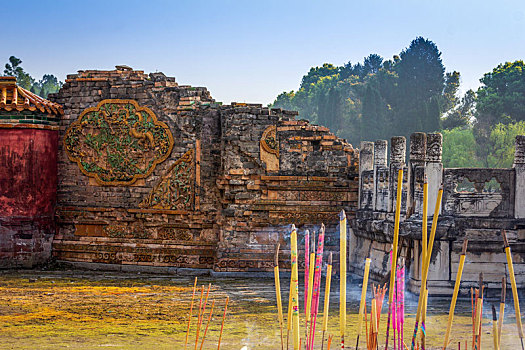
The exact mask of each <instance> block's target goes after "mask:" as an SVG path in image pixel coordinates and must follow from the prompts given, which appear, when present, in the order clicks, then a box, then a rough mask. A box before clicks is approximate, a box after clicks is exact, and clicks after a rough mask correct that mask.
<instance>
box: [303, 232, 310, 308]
mask: <svg viewBox="0 0 525 350" xmlns="http://www.w3.org/2000/svg"><path fill="white" fill-rule="evenodd" d="M304 234H305V236H304V315H305V316H306V304H307V303H308V271H310V231H308V230H306V232H305V233H304Z"/></svg>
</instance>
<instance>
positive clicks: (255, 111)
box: [51, 66, 358, 271]
mask: <svg viewBox="0 0 525 350" xmlns="http://www.w3.org/2000/svg"><path fill="white" fill-rule="evenodd" d="M51 98H52V99H53V100H54V101H55V102H57V103H60V104H61V105H62V106H63V107H64V116H63V118H62V120H61V122H60V136H59V137H60V140H61V142H60V144H59V150H58V169H59V176H58V191H57V210H56V214H57V234H56V236H55V239H54V243H53V255H54V257H55V258H56V259H58V260H62V261H68V262H77V263H99V264H109V265H111V266H113V268H116V269H121V270H125V269H130V268H132V267H133V266H137V265H141V266H155V267H162V268H166V269H169V270H170V271H176V270H177V269H184V268H201V269H212V270H214V271H271V270H272V268H273V264H272V261H273V251H274V246H275V244H276V243H278V242H279V243H281V247H283V250H282V253H281V254H282V255H283V258H282V259H281V261H282V264H283V267H287V266H288V264H289V263H288V261H289V259H288V257H289V256H288V255H289V252H288V251H287V250H286V249H287V239H288V236H287V235H288V234H289V232H288V231H289V225H290V224H292V223H295V224H296V225H297V226H298V227H299V230H300V232H302V230H304V229H305V228H307V227H308V228H310V229H315V228H316V227H317V229H318V227H319V225H320V224H321V223H325V225H327V232H328V235H327V238H326V246H327V248H326V249H328V250H334V251H335V248H336V247H337V246H338V242H337V241H336V238H337V237H338V230H337V225H338V212H339V211H340V210H341V209H345V210H346V211H347V212H348V213H349V216H350V217H351V215H353V212H354V211H355V208H356V207H357V162H358V153H357V151H356V150H354V149H353V147H352V146H351V145H350V144H348V143H347V142H346V141H344V140H341V139H339V138H337V137H336V136H335V135H333V134H332V133H330V132H329V130H328V129H327V128H325V127H322V126H316V125H311V124H309V123H308V122H306V121H302V120H295V116H296V114H297V113H296V112H289V111H283V110H280V109H269V108H266V107H263V106H262V105H257V104H244V103H232V104H231V105H222V104H220V103H217V102H215V100H214V99H213V98H212V97H211V95H210V93H209V92H208V91H207V90H206V89H205V88H195V87H190V86H181V85H179V84H177V83H176V82H175V79H174V78H170V77H166V76H164V74H162V73H152V74H149V75H146V74H144V72H142V71H135V70H132V69H130V68H128V67H124V66H118V67H117V69H116V70H114V71H79V72H78V74H73V75H69V76H68V78H67V80H66V83H65V84H64V86H63V88H62V89H61V90H60V92H59V93H58V94H56V95H55V96H52V97H51ZM109 265H108V266H109Z"/></svg>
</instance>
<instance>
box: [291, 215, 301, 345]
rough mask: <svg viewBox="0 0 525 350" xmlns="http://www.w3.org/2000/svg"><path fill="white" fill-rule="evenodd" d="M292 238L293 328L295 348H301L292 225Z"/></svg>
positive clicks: (293, 229)
mask: <svg viewBox="0 0 525 350" xmlns="http://www.w3.org/2000/svg"><path fill="white" fill-rule="evenodd" d="M290 240H291V250H290V252H291V259H292V288H291V291H292V293H291V295H292V329H293V348H294V350H299V347H300V345H299V285H298V282H299V281H298V279H299V270H298V266H297V230H296V228H295V225H292V234H291V237H290Z"/></svg>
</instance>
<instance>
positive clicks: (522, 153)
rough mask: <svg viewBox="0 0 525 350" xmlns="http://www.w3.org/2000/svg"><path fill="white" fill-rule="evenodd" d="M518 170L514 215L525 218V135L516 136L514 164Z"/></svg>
mask: <svg viewBox="0 0 525 350" xmlns="http://www.w3.org/2000/svg"><path fill="white" fill-rule="evenodd" d="M512 167H513V168H514V171H515V172H516V183H515V186H516V187H515V196H514V217H515V218H516V219H524V218H525V135H518V136H516V151H515V153H514V164H513V165H512Z"/></svg>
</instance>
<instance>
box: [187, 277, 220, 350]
mask: <svg viewBox="0 0 525 350" xmlns="http://www.w3.org/2000/svg"><path fill="white" fill-rule="evenodd" d="M196 287H197V277H195V282H194V284H193V293H192V296H191V305H190V310H189V312H188V327H187V329H186V340H185V342H184V350H186V349H187V347H188V338H189V335H190V323H191V317H192V311H193V305H194V301H195V291H196ZM210 288H211V283H210V284H208V290H207V292H206V297H204V286H202V287H201V296H200V301H199V309H198V315H197V316H198V318H197V328H196V331H195V333H196V334H195V349H197V348H198V347H199V334H200V329H201V325H202V321H203V319H204V313H205V311H206V305H207V303H208V297H209V294H210ZM203 299H204V304H203V302H202V301H203ZM229 299H230V298H229V297H226V304H225V305H224V315H223V317H222V323H221V331H220V334H219V343H218V347H217V350H220V348H221V340H222V332H223V329H224V321H225V319H226V310H227V308H228V301H229ZM214 307H215V300H213V301H212V304H211V309H210V313H209V315H208V321H207V322H206V328H205V329H204V334H203V336H202V339H201V345H200V347H199V349H200V350H202V349H203V347H204V341H205V340H206V335H207V334H208V329H209V326H210V322H211V320H212V317H213V309H214Z"/></svg>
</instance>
